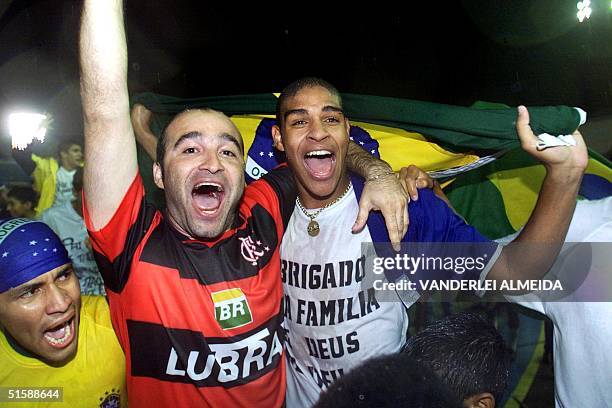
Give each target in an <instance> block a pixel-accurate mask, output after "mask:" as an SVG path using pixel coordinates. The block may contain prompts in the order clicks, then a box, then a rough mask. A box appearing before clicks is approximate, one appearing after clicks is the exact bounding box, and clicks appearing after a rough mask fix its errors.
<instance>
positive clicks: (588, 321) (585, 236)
mask: <svg viewBox="0 0 612 408" xmlns="http://www.w3.org/2000/svg"><path fill="white" fill-rule="evenodd" d="M512 237H513V236H510V237H506V238H502V239H501V240H500V241H501V242H508V241H510V240H511V239H512ZM589 243H592V244H589ZM611 243H612V197H608V198H605V199H601V200H593V201H586V200H585V201H579V202H578V204H577V205H576V210H575V212H574V216H573V218H572V222H571V224H570V228H569V231H568V232H567V238H566V244H565V245H564V246H563V249H562V251H561V253H560V254H559V257H558V259H557V262H556V263H555V265H554V266H553V267H552V268H551V271H550V274H551V277H552V276H553V275H554V277H555V278H559V279H561V281H562V282H563V284H566V283H571V281H573V280H574V279H572V278H573V277H574V278H575V277H576V276H577V275H579V274H580V275H581V280H582V279H584V281H583V282H577V283H578V284H577V285H576V283H575V284H574V286H579V287H578V288H577V289H576V290H572V291H571V293H569V294H567V296H564V297H563V298H561V299H554V298H551V297H550V295H551V294H552V293H550V292H549V293H540V294H537V293H534V294H529V295H525V296H521V297H508V299H509V300H511V301H513V302H515V303H518V304H520V305H522V306H525V307H527V308H529V309H533V310H536V311H538V312H540V313H543V314H545V315H546V316H548V317H549V318H550V319H551V320H552V322H553V325H554V331H553V360H554V369H555V405H556V406H557V407H559V408H571V407H604V406H609V405H610V403H611V402H612V387H611V386H610V385H611V384H612V346H611V345H610V339H611V338H612V302H611V301H610V300H611V299H612V288H611V285H610V271H611V268H610V265H612V252H611V251H610V250H611V249H612V247H611ZM587 270H588V274H587V275H583V273H584V272H585V271H587ZM547 278H548V277H547ZM568 278H569V279H568Z"/></svg>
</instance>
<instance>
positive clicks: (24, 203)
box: [6, 186, 38, 219]
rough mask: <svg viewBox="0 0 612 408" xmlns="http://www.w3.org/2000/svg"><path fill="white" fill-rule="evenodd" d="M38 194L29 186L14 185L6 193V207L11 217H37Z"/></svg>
mask: <svg viewBox="0 0 612 408" xmlns="http://www.w3.org/2000/svg"><path fill="white" fill-rule="evenodd" d="M37 203H38V194H36V191H34V190H33V189H32V187H28V186H14V187H11V188H10V189H9V190H8V192H7V193H6V209H7V211H8V212H9V213H10V215H11V217H23V218H31V219H34V218H36V210H35V209H36V205H37Z"/></svg>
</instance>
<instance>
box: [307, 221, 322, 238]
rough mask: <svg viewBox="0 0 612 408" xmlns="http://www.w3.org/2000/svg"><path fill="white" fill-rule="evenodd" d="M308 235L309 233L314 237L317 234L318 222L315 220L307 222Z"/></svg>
mask: <svg viewBox="0 0 612 408" xmlns="http://www.w3.org/2000/svg"><path fill="white" fill-rule="evenodd" d="M307 230H308V235H310V236H311V237H316V236H317V235H319V223H318V222H316V221H315V220H312V221H310V222H309V223H308V228H307Z"/></svg>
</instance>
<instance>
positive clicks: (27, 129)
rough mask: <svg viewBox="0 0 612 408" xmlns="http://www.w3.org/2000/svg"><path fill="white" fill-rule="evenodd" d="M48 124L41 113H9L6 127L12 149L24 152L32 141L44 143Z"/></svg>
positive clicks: (45, 116)
mask: <svg viewBox="0 0 612 408" xmlns="http://www.w3.org/2000/svg"><path fill="white" fill-rule="evenodd" d="M48 123H49V120H48V118H47V115H43V114H41V113H24V112H19V113H11V114H10V115H9V118H8V125H9V134H10V135H11V142H12V145H13V149H19V150H24V149H25V148H26V147H28V145H29V144H30V143H32V141H33V140H34V139H36V140H38V141H40V142H41V143H42V142H44V141H45V134H46V133H47V124H48Z"/></svg>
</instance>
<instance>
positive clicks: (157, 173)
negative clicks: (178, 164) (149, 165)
mask: <svg viewBox="0 0 612 408" xmlns="http://www.w3.org/2000/svg"><path fill="white" fill-rule="evenodd" d="M153 180H154V181H155V185H156V186H157V187H159V188H161V189H162V190H163V189H164V176H163V174H162V169H161V165H160V164H159V163H157V162H155V163H153Z"/></svg>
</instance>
